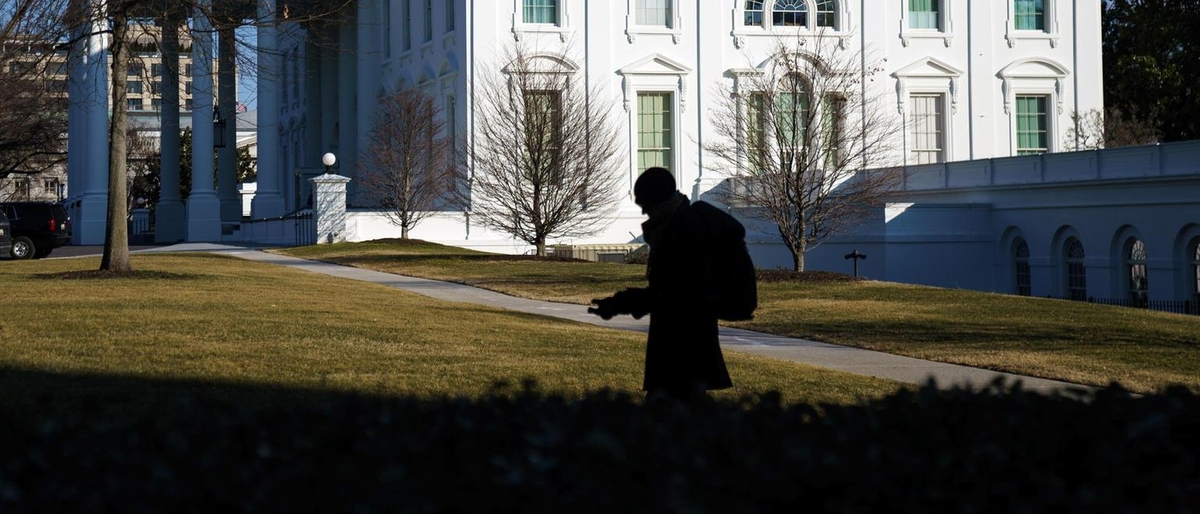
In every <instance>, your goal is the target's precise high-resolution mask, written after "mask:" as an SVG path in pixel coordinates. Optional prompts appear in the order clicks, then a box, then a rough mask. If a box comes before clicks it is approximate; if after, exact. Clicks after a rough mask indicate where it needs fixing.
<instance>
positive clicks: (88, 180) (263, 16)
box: [66, 0, 284, 245]
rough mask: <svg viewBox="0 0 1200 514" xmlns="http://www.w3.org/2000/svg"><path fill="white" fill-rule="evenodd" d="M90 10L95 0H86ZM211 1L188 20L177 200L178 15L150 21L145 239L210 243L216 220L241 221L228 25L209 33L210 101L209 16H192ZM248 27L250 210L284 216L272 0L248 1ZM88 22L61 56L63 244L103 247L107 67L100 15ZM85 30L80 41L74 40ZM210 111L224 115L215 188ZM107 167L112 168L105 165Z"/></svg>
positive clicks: (219, 223) (216, 235) (215, 236)
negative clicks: (186, 125) (185, 157)
mask: <svg viewBox="0 0 1200 514" xmlns="http://www.w3.org/2000/svg"><path fill="white" fill-rule="evenodd" d="M90 1H91V2H92V8H93V9H94V8H96V6H98V5H103V0H90ZM211 1H212V0H200V2H199V5H198V6H197V12H196V13H195V15H194V16H192V18H191V27H190V30H191V36H192V48H191V59H192V62H191V74H190V76H191V79H192V81H191V91H190V92H191V95H192V112H191V117H192V121H193V123H192V162H191V166H192V177H191V179H192V182H191V186H192V189H191V193H190V195H189V196H188V198H187V199H186V202H185V201H184V200H183V199H182V198H181V197H180V192H179V166H180V162H179V160H180V156H179V130H180V106H179V66H178V63H179V34H178V31H177V30H176V28H177V27H179V26H180V25H182V23H183V20H181V19H166V20H160V23H162V24H163V25H164V30H163V31H162V41H161V46H160V49H159V50H160V51H161V52H162V57H163V62H164V64H165V65H164V66H163V67H162V68H163V73H162V87H161V89H160V91H159V94H160V95H161V98H162V102H161V107H160V108H161V110H160V111H159V115H160V116H161V117H162V120H161V125H160V126H161V130H162V133H161V139H160V150H161V163H160V164H161V166H162V167H161V173H162V175H161V177H160V184H161V190H160V193H159V202H158V206H157V208H156V210H155V239H156V241H158V242H162V243H173V242H178V241H190V242H215V241H220V240H221V236H222V228H223V226H230V225H234V224H237V223H238V222H239V221H240V220H241V199H240V198H239V197H238V192H237V170H236V168H237V149H236V144H237V142H236V130H237V129H236V125H237V121H236V106H237V99H236V98H234V94H235V93H234V92H235V87H234V81H235V80H236V69H235V57H234V53H233V51H234V44H235V43H234V35H233V31H232V29H221V30H220V31H218V37H219V40H220V47H221V52H220V56H219V60H218V71H217V73H216V76H217V82H218V84H217V88H216V89H217V91H218V92H219V98H220V104H219V105H216V106H214V102H213V91H214V88H213V82H214V81H213V70H212V62H213V47H214V42H213V30H212V22H211V21H210V20H209V19H208V18H207V16H204V15H202V14H201V12H202V11H205V10H207V7H208V6H209V5H211V4H210V2H211ZM255 17H256V26H257V32H258V43H257V45H258V49H257V51H258V56H257V57H258V70H259V73H258V88H257V89H258V127H257V131H258V145H259V148H260V151H259V153H258V166H257V168H258V190H257V192H256V195H255V197H254V202H253V205H252V216H253V217H255V218H267V217H275V216H279V215H282V214H283V213H284V200H283V195H282V193H281V191H280V182H281V181H280V178H279V166H278V165H277V161H276V159H277V150H276V149H277V147H278V138H279V136H278V130H279V127H278V112H279V105H278V100H277V98H276V94H277V88H278V80H277V79H276V78H275V74H276V73H277V70H278V65H277V63H276V61H277V60H278V53H279V52H278V48H277V46H278V28H277V27H276V25H275V19H276V18H275V0H257V4H256V11H255ZM95 18H96V19H95V20H94V21H93V22H92V23H91V26H88V27H79V28H77V29H76V31H75V35H76V36H80V37H76V38H75V40H76V41H78V43H76V44H75V46H74V47H72V48H71V49H70V56H69V61H68V74H69V76H68V89H67V95H68V118H67V125H68V137H67V180H68V185H69V193H70V196H69V197H68V198H67V200H66V203H67V206H68V208H69V210H70V213H71V216H72V219H73V220H74V229H73V241H72V242H73V243H74V244H81V245H98V244H103V243H104V234H105V225H106V223H107V205H108V174H109V171H110V170H109V169H108V143H109V116H110V112H109V105H108V99H109V96H110V95H109V94H108V92H109V80H108V78H109V68H108V54H109V48H110V45H111V35H110V34H108V33H107V29H108V26H107V25H108V21H107V20H106V19H105V18H104V17H100V16H97V17H95ZM85 34H86V35H87V37H86V38H84V37H82V36H84V35H85ZM214 109H215V111H216V112H219V113H220V117H221V119H223V120H225V133H224V138H223V139H224V141H225V145H224V148H222V149H221V150H220V151H219V153H218V157H217V162H216V163H215V164H216V167H217V183H218V185H217V188H216V189H215V190H214V188H213V183H212V180H211V179H210V178H209V177H212V176H213V167H214V160H213V150H212V149H213V140H214V133H213V130H214V127H213V124H212V123H211V122H210V120H213V118H214V117H213V113H214ZM114 171H116V170H114Z"/></svg>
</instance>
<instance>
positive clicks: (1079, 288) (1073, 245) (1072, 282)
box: [1063, 237, 1087, 302]
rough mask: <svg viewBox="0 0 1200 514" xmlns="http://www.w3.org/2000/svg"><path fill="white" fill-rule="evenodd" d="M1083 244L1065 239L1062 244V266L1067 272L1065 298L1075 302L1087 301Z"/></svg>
mask: <svg viewBox="0 0 1200 514" xmlns="http://www.w3.org/2000/svg"><path fill="white" fill-rule="evenodd" d="M1083 260H1084V252H1083V243H1080V242H1079V240H1078V239H1076V238H1074V237H1071V238H1067V241H1066V243H1064V244H1063V264H1064V268H1065V269H1066V271H1067V276H1066V281H1067V298H1068V299H1070V300H1075V301H1080V302H1082V301H1086V300H1087V268H1085V267H1084V263H1083Z"/></svg>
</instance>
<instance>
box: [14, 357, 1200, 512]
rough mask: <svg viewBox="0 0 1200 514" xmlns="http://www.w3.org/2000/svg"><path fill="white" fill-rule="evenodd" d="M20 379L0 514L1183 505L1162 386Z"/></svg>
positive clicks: (1190, 498) (1183, 404) (1193, 446)
mask: <svg viewBox="0 0 1200 514" xmlns="http://www.w3.org/2000/svg"><path fill="white" fill-rule="evenodd" d="M6 378H7V379H6ZM39 380H40V382H38V381H35V382H37V383H39V384H41V385H39V386H29V385H28V381H22V382H21V384H22V385H17V384H16V382H17V380H15V379H13V378H12V377H11V372H10V374H9V375H8V376H0V386H3V388H2V389H0V394H3V398H2V401H0V415H3V418H0V419H3V423H0V441H3V443H2V445H3V446H2V449H0V512H4V513H17V512H157V513H168V512H171V513H174V512H430V513H434V512H464V511H469V512H546V513H551V512H553V513H574V512H695V513H703V512H785V511H787V512H796V511H800V510H806V511H808V510H811V511H820V512H839V513H856V512H901V513H905V512H913V513H916V512H920V513H929V512H957V513H967V512H1066V513H1070V512H1080V513H1085V512H1086V513H1089V514H1094V513H1107V512H1113V513H1116V512H1121V513H1125V512H1154V513H1185V512H1200V465H1198V463H1197V455H1198V454H1200V398H1198V397H1197V396H1196V395H1195V394H1193V393H1190V392H1188V391H1186V390H1183V389H1178V390H1169V391H1166V392H1164V393H1162V394H1158V395H1152V396H1146V397H1140V398H1135V397H1131V396H1129V395H1128V394H1126V393H1125V392H1124V391H1122V390H1120V389H1116V388H1110V389H1107V390H1104V391H1101V392H1099V393H1096V394H1095V395H1086V396H1084V395H1078V394H1077V395H1074V396H1040V395H1037V394H1033V393H1028V392H1024V391H1021V390H1019V389H1014V388H1007V387H1003V386H1000V385H993V386H992V387H990V388H988V389H986V390H983V391H966V390H953V391H938V390H937V389H936V388H934V387H932V386H926V387H924V388H922V389H921V390H919V391H915V392H901V393H898V394H896V395H894V396H891V397H888V398H885V399H882V400H878V401H872V402H869V403H865V404H862V405H856V406H828V405H826V406H819V407H813V406H808V405H783V404H781V402H780V401H779V399H778V397H776V396H773V395H764V396H759V397H753V398H744V399H742V400H740V401H714V400H707V399H706V400H701V401H698V402H694V403H690V404H681V403H674V402H671V401H662V402H649V403H643V402H642V401H641V400H640V399H639V398H633V397H630V396H628V395H623V394H617V393H612V392H597V393H593V394H590V395H587V396H586V397H584V398H582V399H575V400H568V399H564V398H561V397H557V396H554V395H547V394H543V393H540V392H538V391H537V390H536V388H530V387H522V388H509V389H498V390H496V391H495V392H494V393H492V394H489V395H487V396H485V397H483V398H481V399H473V400H472V399H457V398H444V399H434V400H430V399H418V398H395V397H390V398H389V397H372V396H367V395H348V394H347V395H341V394H332V393H320V392H313V391H280V390H272V389H264V388H255V387H250V386H245V387H242V386H230V385H213V384H164V383H159V382H154V383H149V382H140V381H138V380H135V379H97V378H90V377H74V378H72V379H65V380H62V381H61V382H56V380H59V379H58V378H56V377H52V376H41V377H40V378H39ZM51 384H53V385H51Z"/></svg>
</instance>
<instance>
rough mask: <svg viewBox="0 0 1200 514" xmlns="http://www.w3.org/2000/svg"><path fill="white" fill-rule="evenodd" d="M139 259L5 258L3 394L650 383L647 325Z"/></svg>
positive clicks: (789, 370)
mask: <svg viewBox="0 0 1200 514" xmlns="http://www.w3.org/2000/svg"><path fill="white" fill-rule="evenodd" d="M133 265H134V267H135V269H137V270H138V271H137V272H136V273H135V275H134V276H132V277H124V278H121V277H109V278H98V277H95V276H91V275H89V274H87V273H81V272H86V271H87V270H94V269H95V268H96V267H97V266H98V259H51V260H39V261H0V284H3V290H4V294H3V295H0V391H3V393H4V394H2V395H0V397H2V398H3V399H2V400H0V403H5V402H14V401H20V398H32V397H35V396H36V397H43V396H45V394H46V391H47V390H49V391H51V392H52V393H54V395H58V394H61V395H62V397H63V398H64V399H66V400H71V399H74V400H75V401H90V399H91V398H92V396H90V395H92V393H95V394H96V395H100V396H103V395H104V394H107V393H111V392H112V391H92V392H89V391H86V390H85V389H88V387H89V386H78V387H77V386H68V385H62V384H67V383H79V384H90V383H95V384H101V383H103V384H120V386H119V387H121V388H124V389H126V391H125V392H124V393H123V394H126V395H128V393H129V391H128V390H130V389H131V388H132V389H137V390H139V391H146V392H151V391H153V390H155V387H156V386H155V384H167V383H170V384H176V385H172V386H170V387H171V388H175V389H177V384H180V383H186V384H193V385H194V387H196V388H199V389H204V388H205V387H209V386H211V387H214V388H215V387H224V386H229V385H235V386H239V387H240V386H247V387H251V388H268V389H269V388H284V389H288V390H312V391H333V392H359V393H367V394H376V393H378V394H384V395H409V396H415V397H439V396H443V395H450V396H457V395H463V396H472V397H475V396H478V395H480V394H483V393H485V392H487V391H488V390H489V389H490V388H491V387H492V386H493V384H495V383H496V382H497V381H507V382H509V383H520V382H522V381H524V380H526V379H534V380H536V381H538V383H539V384H540V385H541V388H542V390H544V391H546V392H549V393H555V394H557V393H562V394H566V395H569V396H578V395H581V394H582V393H584V392H586V391H593V390H598V389H602V388H611V389H615V390H617V391H629V392H636V391H637V390H638V389H640V386H641V377H642V360H643V347H644V344H645V343H644V336H642V335H639V334H634V333H627V332H622V331H616V330H607V329H602V328H599V327H593V326H590V325H585V324H579V323H572V322H567V321H559V320H553V319H548V318H543V317H537V316H532V315H526V314H519V313H511V312H507V311H501V310H495V309H489V308H483V307H477V306H471V305H462V304H454V303H449V302H440V301H436V300H432V299H429V298H426V297H422V296H418V295H414V294H409V293H406V292H402V291H397V290H395V289H390V288H387V287H384V286H377V285H373V284H366V283H361V282H354V281H349V280H344V279H337V278H333V277H326V276H322V275H317V274H312V273H307V272H303V271H298V270H291V269H287V268H283V267H278V266H271V265H265V264H260V263H253V262H249V261H243V260H240V259H236V258H230V257H223V256H215V255H207V254H187V255H184V254H179V255H153V256H150V255H147V256H134V257H133ZM727 360H728V362H729V367H730V372H731V373H732V375H733V377H734V381H735V383H736V384H737V386H738V387H737V388H735V389H733V390H731V391H728V392H723V393H720V394H721V395H723V396H731V397H736V396H739V395H742V394H748V393H755V392H765V391H769V390H779V391H781V392H782V393H783V395H784V397H785V398H786V399H787V400H789V401H796V402H810V403H824V402H830V403H854V402H857V401H859V400H861V399H862V398H867V397H871V398H874V397H880V396H883V395H886V394H889V393H892V392H895V391H896V390H897V389H898V388H899V387H900V386H899V384H897V383H894V382H890V381H885V380H877V379H870V378H865V377H860V376H857V375H851V374H845V373H837V372H832V371H828V370H823V369H818V368H813V367H809V366H803V365H798V364H792V363H786V362H779V361H775V360H771V359H765V358H759V357H755V356H750V355H743V354H737V353H734V352H729V353H728V355H727ZM31 377H32V378H31ZM55 377H94V378H95V379H96V380H71V381H65V380H64V381H59V380H56V378H55ZM206 384H207V385H206ZM97 387H99V386H97ZM105 387H109V386H105ZM163 387H164V388H165V387H166V386H163ZM56 388H57V389H56ZM138 394H140V393H138ZM52 396H53V395H52ZM135 396H136V395H135Z"/></svg>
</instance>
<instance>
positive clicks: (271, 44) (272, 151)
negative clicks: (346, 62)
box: [251, 0, 284, 218]
mask: <svg viewBox="0 0 1200 514" xmlns="http://www.w3.org/2000/svg"><path fill="white" fill-rule="evenodd" d="M278 32H279V31H278V29H277V28H276V27H275V0H258V190H257V191H256V192H255V194H254V202H253V203H252V204H251V212H252V216H253V217H255V218H270V217H274V216H279V215H282V214H283V208H284V207H283V195H282V194H281V193H280V192H279V183H280V180H279V174H280V169H279V99H278V97H277V96H276V94H277V92H278V89H277V86H278V82H279V79H278V77H279V69H280V68H279V65H278V64H277V63H278V61H279V58H278V56H279V34H278Z"/></svg>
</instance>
